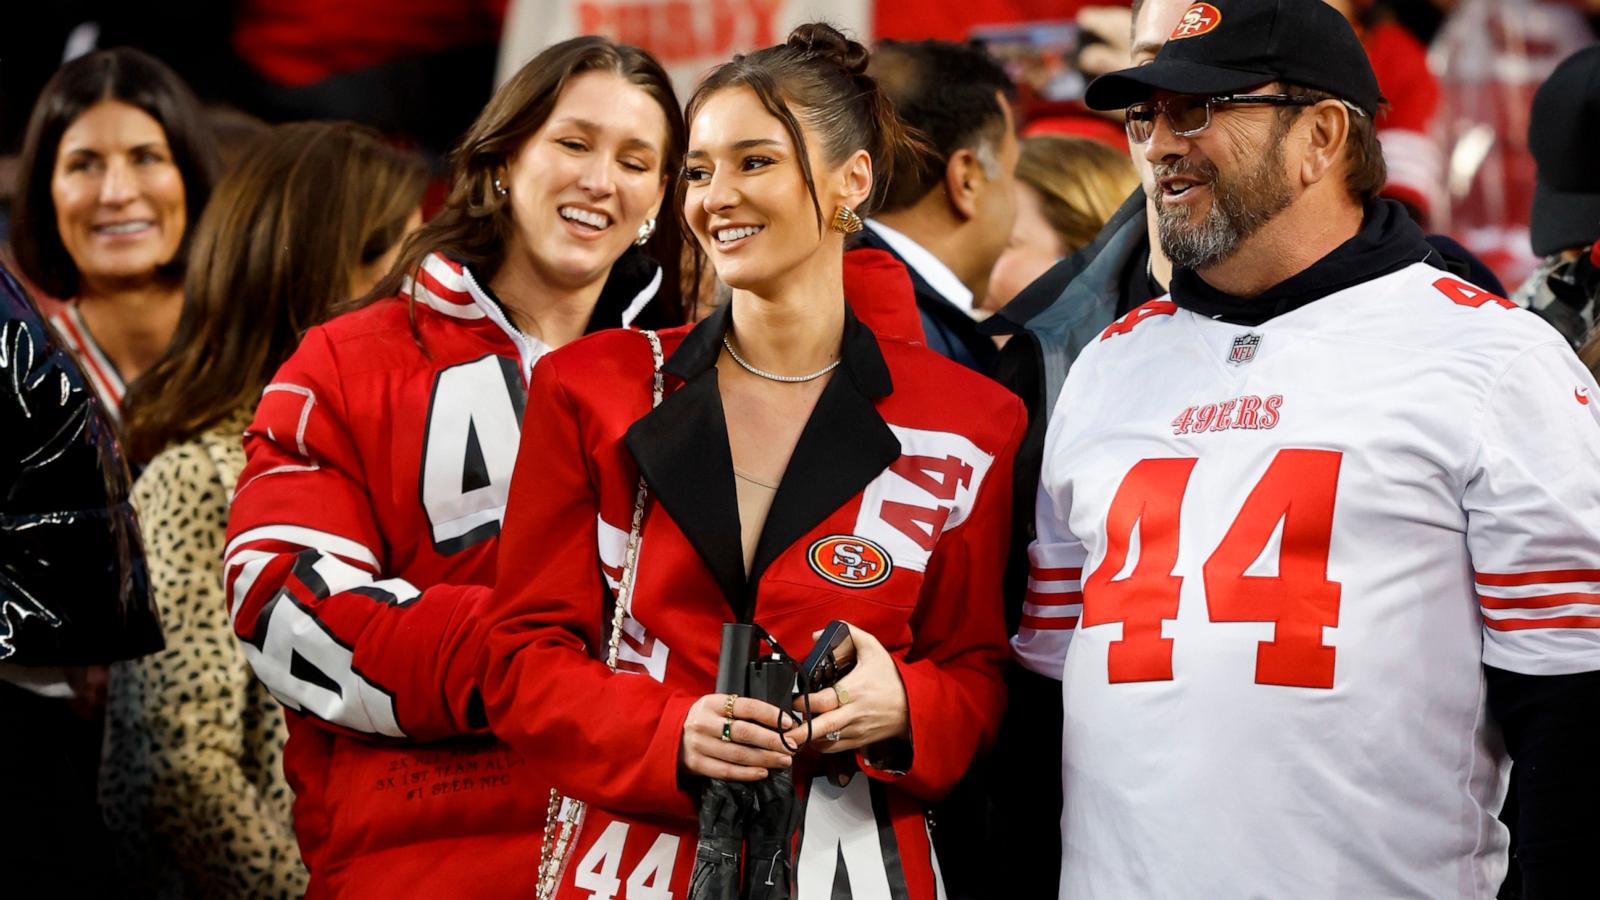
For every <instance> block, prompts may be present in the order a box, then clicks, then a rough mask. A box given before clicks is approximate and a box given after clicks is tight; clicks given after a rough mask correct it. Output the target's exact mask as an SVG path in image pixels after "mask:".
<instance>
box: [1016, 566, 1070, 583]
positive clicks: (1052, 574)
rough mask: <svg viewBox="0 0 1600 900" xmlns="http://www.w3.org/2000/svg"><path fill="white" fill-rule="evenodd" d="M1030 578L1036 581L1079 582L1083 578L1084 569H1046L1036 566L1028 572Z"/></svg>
mask: <svg viewBox="0 0 1600 900" xmlns="http://www.w3.org/2000/svg"><path fill="white" fill-rule="evenodd" d="M1028 577H1029V578H1032V579H1033V580H1034V581H1078V580H1079V579H1081V578H1083V569H1082V568H1077V569H1044V568H1040V567H1038V566H1034V567H1032V568H1030V569H1029V570H1028Z"/></svg>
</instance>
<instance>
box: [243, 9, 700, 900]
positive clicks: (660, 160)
mask: <svg viewBox="0 0 1600 900" xmlns="http://www.w3.org/2000/svg"><path fill="white" fill-rule="evenodd" d="M683 146H684V129H683V121H682V117H681V115H680V113H679V111H678V104H677V100H676V98H675V97H674V96H673V93H672V87H671V84H670V83H669V82H668V80H667V76H666V73H665V72H664V71H662V69H661V66H660V65H659V64H658V63H657V62H656V61H655V60H654V59H652V58H651V57H650V56H649V55H647V54H645V53H644V52H643V51H641V50H639V49H637V48H633V47H627V46H622V45H618V44H614V43H612V42H610V41H608V40H605V39H602V38H596V37H587V38H575V39H573V40H570V41H565V42H563V43H560V44H556V45H554V46H552V47H550V48H549V49H547V50H545V51H544V52H543V53H541V54H540V55H539V56H537V57H535V58H534V59H533V61H532V62H530V63H528V65H527V66H525V67H524V68H523V69H522V70H521V71H520V72H518V73H517V74H516V75H515V76H514V77H513V78H512V79H511V80H510V81H509V82H507V83H506V85H505V86H504V87H502V88H501V89H500V91H499V92H498V93H497V94H496V95H495V97H494V99H493V100H491V101H490V102H489V105H488V106H487V107H485V108H484V110H483V112H482V114H480V115H479V117H478V120H477V122H476V123H475V124H474V125H473V127H472V129H471V130H470V131H468V133H467V135H466V136H465V138H464V139H463V140H462V143H461V145H460V147H459V149H458V150H457V151H456V153H455V155H454V157H453V159H452V165H453V172H452V186H451V191H450V195H449V197H448V198H447V200H446V201H445V206H444V209H443V210H442V211H441V212H440V213H439V214H438V215H437V216H435V217H434V219H433V220H432V221H431V222H429V223H428V224H427V225H425V226H423V227H422V228H421V230H420V231H418V232H417V233H416V234H415V235H413V237H412V238H411V239H409V240H408V241H407V242H406V244H405V245H404V247H403V249H402V250H401V252H400V258H399V262H398V263H397V264H396V266H395V269H394V270H393V272H392V273H391V274H390V275H389V276H388V278H387V279H386V281H385V282H384V283H382V284H380V285H379V287H378V288H377V289H376V290H375V292H374V295H375V296H377V297H380V298H382V299H379V300H376V301H374V302H372V303H370V304H367V305H366V306H365V307H363V308H362V309H359V310H357V311H355V312H351V313H349V314H347V315H343V316H339V317H337V318H335V319H333V320H331V321H329V322H327V323H325V324H323V325H319V326H317V327H315V328H312V329H311V330H310V331H309V332H308V333H307V334H306V335H305V337H304V339H303V340H302V341H301V342H300V344H299V346H298V348H297V349H296V350H295V352H294V354H293V355H292V356H291V357H290V358H289V359H288V361H287V362H285V363H284V364H283V366H282V367H281V368H280V369H279V370H278V372H277V374H276V375H275V376H274V377H273V380H272V382H271V383H270V384H268V385H267V386H266V388H265V389H264V391H263V392H262V395H261V401H260V403H259V404H258V405H257V406H256V410H255V417H254V420H253V421H252V422H251V424H250V427H249V429H248V431H246V432H245V435H244V444H245V450H246V452H247V454H248V460H247V463H246V465H245V468H244V470H243V472H242V473H240V475H239V477H238V485H239V487H238V491H237V493H236V494H235V496H234V500H233V506H232V510H231V513H230V515H229V530H228V545H227V548H226V551H225V567H226V568H225V571H224V578H223V581H224V584H225V585H226V587H227V589H228V608H229V612H230V614H231V615H232V619H233V627H234V630H235V632H236V633H237V634H238V636H239V638H240V640H241V642H242V649H243V651H244V655H245V658H246V659H247V660H248V661H249V663H250V665H251V668H252V669H253V670H254V671H255V674H256V677H258V678H259V679H261V681H262V682H263V683H265V684H266V686H267V688H268V689H269V690H271V692H272V693H273V695H274V696H275V697H277V698H278V700H279V701H280V702H281V703H282V704H283V706H284V708H285V710H286V716H287V719H288V725H289V741H288V746H287V748H286V750H285V752H284V769H285V772H286V773H287V775H288V777H289V782H290V784H291V786H292V787H293V788H294V791H295V795H296V796H295V805H294V824H295V831H296V836H297V837H298V839H299V843H300V849H301V852H302V854H303V855H304V857H305V861H306V865H307V867H308V868H309V869H310V872H311V883H310V890H309V896H311V897H315V898H322V897H333V896H339V897H378V898H385V900H388V898H395V897H451V898H455V897H462V898H475V900H476V898H490V897H506V898H512V897H517V898H520V897H526V896H528V895H529V894H530V893H532V891H533V879H534V864H533V861H534V860H536V859H537V858H538V855H539V846H540V835H541V833H542V831H543V828H544V821H545V799H546V797H547V796H548V794H549V787H548V786H549V780H548V777H547V773H546V772H545V770H544V769H543V768H541V767H536V766H531V765H528V764H527V760H526V759H525V758H524V757H523V755H522V754H520V753H518V752H516V751H515V750H513V749H512V748H510V747H507V746H506V745H505V744H503V743H501V742H499V741H497V740H495V738H494V736H493V735H491V734H490V733H489V732H488V729H487V723H486V721H485V720H484V716H483V710H482V704H481V703H480V702H479V701H478V699H477V694H476V692H475V689H474V683H473V681H472V679H471V677H470V675H471V673H470V671H468V670H470V669H471V668H472V666H473V663H475V662H476V660H477V659H478V656H479V647H480V645H481V642H482V640H483V638H484V633H485V632H484V629H482V628H481V627H479V620H478V616H479V611H480V609H481V608H482V607H483V605H484V604H485V603H486V601H487V600H488V598H489V596H490V586H491V585H493V584H494V577H495V559H496V553H495V550H496V546H497V543H498V540H499V533H500V517H501V514H502V512H503V511H504V509H505V498H506V491H507V489H508V486H509V483H510V480H511V471H512V464H513V462H514V460H515V459H516V453H517V444H518V441H519V439H520V428H521V427H522V425H523V419H522V417H521V413H522V409H523V405H524V400H525V397H526V379H527V377H528V373H529V371H530V370H531V368H532V366H533V363H534V361H535V360H537V359H538V358H539V357H540V356H541V355H543V354H544V353H546V352H547V351H548V350H550V348H552V347H558V346H561V345H562V344H564V343H567V342H569V341H571V340H573V339H574V338H577V337H578V336H580V335H582V334H583V333H584V332H585V331H586V330H592V329H595V328H600V327H614V326H616V325H619V324H625V323H626V322H627V321H628V319H629V318H630V316H631V315H633V314H636V313H638V312H639V309H638V307H639V306H642V305H644V303H645V301H648V300H649V298H650V296H651V294H652V292H653V290H654V287H655V286H659V285H661V284H663V283H665V284H666V285H668V286H669V288H668V289H667V290H664V291H662V292H661V293H662V295H663V296H662V297H661V299H663V300H666V301H669V302H670V301H671V300H673V299H675V295H676V287H677V279H676V278H675V277H674V278H671V279H667V278H663V277H662V276H661V274H660V273H659V272H656V273H655V276H656V277H655V278H654V279H653V280H652V281H651V284H650V285H648V286H646V287H645V289H644V290H643V291H640V290H637V289H634V288H630V289H628V290H625V291H622V292H620V293H619V292H617V291H616V290H614V289H613V288H614V286H615V285H616V284H617V282H618V281H619V278H620V277H621V275H622V274H623V272H622V270H623V268H624V263H627V262H630V261H633V262H638V261H639V260H638V259H637V257H638V256H639V253H638V251H637V250H634V249H632V248H633V245H635V244H641V245H644V246H645V247H646V248H656V247H660V246H661V244H662V243H663V240H664V239H668V240H667V242H666V246H667V248H670V249H668V250H667V253H666V255H667V256H668V257H669V259H671V260H674V261H675V260H676V259H677V255H678V247H677V244H676V242H675V241H671V240H670V239H671V238H672V237H673V235H674V233H675V229H674V228H672V227H671V225H670V220H669V224H667V225H666V227H664V228H663V229H662V230H663V231H665V232H667V233H666V234H653V232H655V231H656V226H655V223H656V217H657V215H658V211H659V210H660V208H661V206H662V203H663V201H664V199H665V197H666V195H667V192H668V190H669V189H670V188H671V186H672V178H673V176H674V175H675V174H676V173H677V172H678V171H679V170H680V167H681V163H680V160H681V158H682V150H683ZM619 260H620V261H619ZM527 427H529V428H530V429H531V431H530V434H531V433H537V432H538V431H539V430H540V429H542V427H543V426H542V425H541V424H539V423H538V421H537V420H528V423H527ZM463 675H464V676H465V677H458V676H463Z"/></svg>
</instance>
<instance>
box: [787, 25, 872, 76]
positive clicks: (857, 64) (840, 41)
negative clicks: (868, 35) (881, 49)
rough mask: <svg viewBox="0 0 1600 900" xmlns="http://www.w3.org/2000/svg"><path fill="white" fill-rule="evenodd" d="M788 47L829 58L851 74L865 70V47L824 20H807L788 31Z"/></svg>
mask: <svg viewBox="0 0 1600 900" xmlns="http://www.w3.org/2000/svg"><path fill="white" fill-rule="evenodd" d="M788 44H789V46H790V47H793V48H795V49H796V50H799V51H801V52H803V53H805V54H806V55H808V56H814V57H817V58H819V59H827V60H831V61H832V62H833V63H834V64H835V65H837V66H839V68H841V69H844V70H845V71H846V72H848V73H850V74H851V75H861V74H863V73H865V72H866V71H867V60H868V59H869V58H870V54H868V53H867V48H866V47H864V46H862V45H861V44H859V43H857V42H856V41H852V40H850V39H849V38H847V37H845V36H844V34H843V33H842V32H841V31H839V29H837V28H835V27H833V26H832V25H829V24H827V23H826V22H808V23H806V24H805V25H801V26H799V27H797V28H796V29H795V30H793V31H791V32H789V41H788Z"/></svg>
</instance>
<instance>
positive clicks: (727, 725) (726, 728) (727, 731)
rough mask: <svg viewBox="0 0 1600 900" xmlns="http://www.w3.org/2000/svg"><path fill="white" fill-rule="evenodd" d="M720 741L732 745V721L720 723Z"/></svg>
mask: <svg viewBox="0 0 1600 900" xmlns="http://www.w3.org/2000/svg"><path fill="white" fill-rule="evenodd" d="M722 740H723V741H725V742H727V743H730V744H731V743H733V719H731V718H729V719H724V720H723V721H722Z"/></svg>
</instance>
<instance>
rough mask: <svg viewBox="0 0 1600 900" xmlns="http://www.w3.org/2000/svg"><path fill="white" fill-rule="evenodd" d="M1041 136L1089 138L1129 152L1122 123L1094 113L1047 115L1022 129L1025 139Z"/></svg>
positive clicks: (1126, 134)
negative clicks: (1057, 135) (1060, 135)
mask: <svg viewBox="0 0 1600 900" xmlns="http://www.w3.org/2000/svg"><path fill="white" fill-rule="evenodd" d="M1040 134H1064V135H1067V136H1068V137H1081V138H1088V139H1089V140H1092V141H1099V142H1100V143H1102V144H1105V145H1106V146H1107V147H1112V148H1115V149H1116V150H1117V151H1118V152H1119V153H1127V152H1128V133H1127V132H1126V131H1124V130H1123V127H1122V122H1120V121H1117V120H1113V119H1107V118H1106V117H1105V116H1097V115H1094V114H1093V113H1088V112H1083V113H1060V114H1047V115H1043V116H1040V117H1038V118H1035V119H1033V120H1031V121H1029V122H1028V124H1026V125H1024V126H1023V128H1022V136H1023V137H1025V138H1027V137H1033V136H1035V135H1040Z"/></svg>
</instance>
